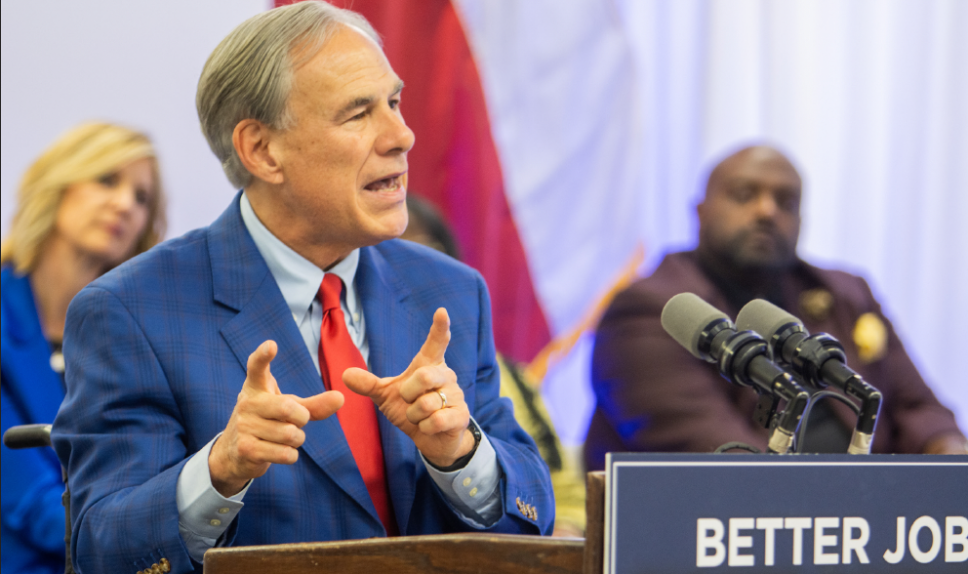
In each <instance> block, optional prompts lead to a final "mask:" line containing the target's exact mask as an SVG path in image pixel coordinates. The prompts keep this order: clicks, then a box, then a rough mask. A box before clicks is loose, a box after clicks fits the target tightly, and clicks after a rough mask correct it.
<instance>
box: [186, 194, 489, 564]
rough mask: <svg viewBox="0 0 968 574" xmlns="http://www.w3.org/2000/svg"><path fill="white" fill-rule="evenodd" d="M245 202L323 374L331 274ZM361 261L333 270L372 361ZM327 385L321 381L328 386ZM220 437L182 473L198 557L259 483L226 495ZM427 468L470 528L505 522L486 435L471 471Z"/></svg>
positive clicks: (191, 544) (352, 259) (251, 227)
mask: <svg viewBox="0 0 968 574" xmlns="http://www.w3.org/2000/svg"><path fill="white" fill-rule="evenodd" d="M240 207H241V210H242V221H243V222H244V223H245V226H246V229H247V230H248V231H249V234H250V235H251V236H252V240H253V241H254V242H255V245H256V248H257V249H258V250H259V253H260V254H261V255H262V258H263V259H265V262H266V265H267V266H268V267H269V271H270V272H271V273H272V276H273V278H274V279H275V280H276V283H277V284H278V286H279V290H280V291H281V292H282V296H283V298H284V299H285V301H286V303H287V304H288V306H289V310H290V311H291V312H292V318H293V320H294V321H295V323H296V325H297V327H298V328H299V332H300V334H301V335H302V337H303V341H304V342H305V343H306V350H307V351H308V352H309V356H310V357H311V358H312V363H313V365H315V366H316V371H317V372H320V370H319V362H318V359H317V353H318V349H319V335H320V328H321V326H322V322H323V309H322V305H321V303H320V301H318V300H317V293H318V292H319V286H320V284H321V283H322V282H323V275H324V272H323V270H322V269H320V268H319V267H316V266H315V265H313V264H312V263H311V262H310V261H309V260H307V259H306V258H304V257H303V256H301V255H299V254H298V253H296V252H295V251H293V250H292V249H290V248H289V247H288V246H287V245H286V244H284V243H283V242H282V241H281V240H279V238H277V237H276V236H275V235H273V234H272V232H270V231H269V230H268V229H267V228H266V227H265V225H263V224H262V222H261V221H260V220H259V218H258V217H257V216H256V214H255V211H253V209H252V205H251V204H250V203H249V200H248V198H247V197H246V195H245V194H244V193H243V194H242V200H241V206H240ZM359 261H360V252H359V250H358V249H357V250H354V251H353V252H352V253H351V254H350V255H349V256H347V257H346V258H345V259H343V260H342V261H340V262H339V263H337V264H336V265H335V266H333V267H332V268H331V269H330V270H329V271H328V273H334V274H336V275H337V276H339V278H340V279H342V281H343V285H344V289H343V294H342V297H341V301H340V305H341V307H342V309H343V316H344V317H345V319H346V327H347V329H348V330H349V333H350V337H351V338H352V339H353V343H355V344H356V346H357V348H358V349H359V350H360V354H361V355H363V360H364V361H366V362H367V364H369V356H370V346H369V342H368V341H367V338H366V319H365V317H364V316H363V306H362V304H361V303H360V300H359V296H358V293H357V290H356V283H355V278H356V269H357V266H358V265H359ZM322 390H323V386H322V380H320V391H322ZM309 424H313V423H311V422H310V423H309ZM474 424H477V423H474ZM220 436H221V435H220ZM216 440H218V437H215V438H214V439H212V441H211V442H210V443H208V444H207V445H206V446H205V448H203V449H202V450H201V451H199V452H198V453H196V454H195V456H193V457H192V458H191V459H190V460H189V461H188V462H187V463H186V464H185V467H184V468H183V469H182V472H181V474H180V475H179V477H178V488H177V503H178V526H179V530H180V532H181V535H182V538H183V539H184V541H185V544H186V547H187V548H188V552H189V554H190V555H191V557H192V558H193V559H194V560H195V561H197V562H201V561H202V558H203V556H204V554H205V552H206V551H207V550H209V549H211V548H214V547H216V546H218V545H219V543H220V542H219V539H220V538H221V536H222V535H223V534H224V533H225V531H226V530H228V527H229V525H231V524H232V521H233V520H235V518H236V516H237V515H238V513H239V511H240V510H241V509H242V507H243V506H244V503H243V502H242V500H243V499H244V498H245V494H246V492H248V490H249V487H250V486H251V485H252V482H249V484H248V485H247V486H246V487H245V489H244V490H243V491H242V492H241V493H239V494H237V495H236V496H233V497H231V498H225V497H223V496H222V495H221V494H219V493H218V491H216V490H215V488H214V487H213V486H212V477H211V474H210V472H209V466H208V458H209V454H210V453H211V450H212V446H213V445H214V444H215V441H216ZM424 465H425V466H426V467H427V470H428V472H429V473H430V476H431V477H432V478H433V480H434V483H435V484H436V485H437V487H438V488H439V489H440V491H441V493H442V494H443V495H444V499H445V500H446V501H447V502H448V504H449V505H450V506H451V508H452V509H453V510H454V511H455V512H456V513H457V515H458V516H460V518H461V519H462V520H463V521H464V522H466V523H467V524H468V525H470V526H472V527H473V528H477V529H486V528H489V527H491V526H493V525H494V524H495V523H497V521H498V520H500V518H501V515H502V508H503V504H502V500H501V492H500V489H498V485H499V483H500V481H501V471H500V467H499V465H498V463H497V455H496V453H495V452H494V448H493V447H492V446H491V443H490V441H489V440H488V439H487V436H486V435H482V438H481V443H480V445H479V446H478V448H477V452H476V453H474V456H473V457H472V459H471V461H470V462H469V463H468V465H467V466H466V467H465V468H464V469H463V470H459V471H456V472H450V473H445V472H441V471H439V470H437V469H436V468H434V467H433V466H432V465H431V464H430V463H429V462H427V460H426V459H424ZM388 479H390V477H388Z"/></svg>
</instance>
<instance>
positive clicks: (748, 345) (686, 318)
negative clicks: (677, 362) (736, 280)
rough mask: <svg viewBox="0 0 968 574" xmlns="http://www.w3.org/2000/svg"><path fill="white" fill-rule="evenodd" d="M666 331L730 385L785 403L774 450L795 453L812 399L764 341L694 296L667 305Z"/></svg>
mask: <svg viewBox="0 0 968 574" xmlns="http://www.w3.org/2000/svg"><path fill="white" fill-rule="evenodd" d="M662 328H663V329H665V331H666V333H668V334H669V335H670V336H671V337H672V338H673V339H675V340H676V341H677V342H678V343H679V344H680V345H682V346H683V347H685V348H686V349H687V350H688V351H689V352H690V353H692V354H693V355H694V356H695V357H696V358H699V359H702V360H704V361H706V362H709V363H716V364H717V365H718V367H719V373H720V374H721V375H722V376H723V378H725V379H726V380H727V381H730V382H732V383H735V384H737V385H740V386H744V387H752V388H753V389H754V390H755V391H756V392H757V393H759V394H761V395H769V396H772V397H778V398H780V399H782V400H785V401H786V408H785V409H784V412H783V415H782V416H781V417H780V421H779V423H778V424H777V425H776V427H775V428H774V429H773V431H772V432H771V434H770V440H769V450H770V452H774V453H779V454H786V453H787V452H789V451H790V448H791V447H792V446H793V436H794V434H795V433H796V430H797V427H799V426H800V420H801V419H802V418H803V412H804V410H805V409H806V408H807V405H808V404H809V402H810V394H809V393H808V392H807V391H806V390H805V389H804V388H803V387H802V386H800V385H799V384H798V383H797V382H796V381H794V380H793V377H791V376H790V374H789V373H787V372H786V371H784V370H783V369H781V368H780V367H778V366H777V365H775V364H774V363H773V361H771V360H770V359H769V356H768V347H767V344H766V341H764V340H763V338H762V337H760V336H759V335H757V334H756V333H754V332H752V331H737V330H736V328H735V327H734V326H733V322H732V321H730V320H729V317H727V316H726V314H725V313H723V312H722V311H720V310H719V309H716V308H715V307H713V306H712V305H710V304H709V303H707V302H705V301H703V300H702V299H701V298H699V297H698V296H696V295H694V294H692V293H681V294H679V295H676V296H675V297H673V298H672V299H670V300H669V302H668V303H666V305H665V308H663V309H662Z"/></svg>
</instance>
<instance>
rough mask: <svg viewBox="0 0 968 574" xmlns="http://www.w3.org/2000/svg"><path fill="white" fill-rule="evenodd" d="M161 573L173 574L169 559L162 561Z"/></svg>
mask: <svg viewBox="0 0 968 574" xmlns="http://www.w3.org/2000/svg"><path fill="white" fill-rule="evenodd" d="M161 571H162V572H165V574H167V573H168V572H171V562H169V561H168V559H167V558H162V559H161Z"/></svg>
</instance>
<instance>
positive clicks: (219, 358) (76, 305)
mask: <svg viewBox="0 0 968 574" xmlns="http://www.w3.org/2000/svg"><path fill="white" fill-rule="evenodd" d="M356 281H357V288H358V290H359V293H360V297H361V300H362V302H363V309H364V313H365V316H366V325H367V338H368V340H369V343H370V363H371V368H372V370H373V372H374V373H375V374H377V375H378V376H391V375H396V374H399V373H401V372H403V371H404V370H405V369H406V368H407V366H408V365H409V364H410V361H411V360H412V359H413V357H414V356H415V355H416V354H417V352H418V350H419V348H420V346H421V345H422V343H423V341H424V340H425V339H426V336H427V332H428V331H429V329H430V325H431V323H432V322H433V313H434V311H435V310H436V309H437V308H438V307H446V308H447V310H448V311H449V312H450V315H451V319H452V340H451V343H450V346H449V347H448V350H447V354H446V361H447V364H448V365H449V366H450V367H451V368H452V369H453V370H454V371H455V372H456V373H457V377H458V381H459V383H460V385H461V386H462V388H463V390H464V392H465V395H466V400H467V403H468V405H469V406H470V409H471V414H472V416H474V418H475V419H476V420H477V421H478V423H479V424H480V426H481V428H482V429H483V430H484V432H485V433H486V434H487V435H488V437H489V438H490V440H491V442H492V444H493V445H494V448H495V450H496V451H497V456H498V462H499V464H500V467H501V469H502V471H503V475H504V480H503V481H502V483H501V487H500V488H501V489H502V495H503V506H504V516H503V517H502V519H501V520H500V522H499V523H498V524H497V525H495V526H494V527H493V529H492V530H491V531H490V532H495V533H521V534H539V533H549V532H550V530H551V529H552V525H553V521H554V501H553V494H552V490H551V483H550V479H549V477H548V471H547V468H546V466H545V465H544V463H543V462H542V461H541V459H540V457H539V456H538V453H537V449H536V448H535V446H534V443H533V442H532V441H531V439H530V438H529V437H528V436H527V435H526V434H525V433H524V432H523V431H522V430H521V428H520V427H519V426H518V424H517V423H516V422H515V421H514V418H513V416H512V411H511V407H510V405H509V403H507V402H506V401H505V400H504V399H500V398H499V395H498V390H499V389H498V387H499V372H498V369H497V367H496V365H495V357H494V344H493V338H492V334H491V323H490V321H491V319H490V302H489V298H488V294H487V289H486V286H485V284H484V282H483V279H482V278H481V277H480V275H479V274H477V273H476V272H475V271H473V270H471V269H469V268H468V267H466V266H463V265H461V264H459V263H457V262H455V261H453V260H451V259H449V258H446V257H444V256H441V255H438V254H437V253H435V252H433V251H432V250H429V249H426V248H423V247H420V246H417V245H415V244H412V243H408V242H404V241H388V242H384V243H381V244H380V245H377V246H375V247H368V248H364V249H362V250H361V257H360V265H359V270H358V274H357V279H356ZM268 339H272V340H274V341H276V342H277V343H278V344H279V349H280V352H279V355H278V357H277V359H276V360H275V361H274V362H273V364H272V371H273V374H274V375H275V377H276V379H277V380H278V381H279V385H280V387H281V389H282V392H283V393H286V394H295V395H299V396H312V395H315V394H318V393H319V392H321V391H322V390H323V386H322V383H321V381H320V378H319V376H318V374H317V372H316V369H315V366H314V364H313V360H314V359H313V358H312V357H310V354H309V353H308V351H307V349H306V346H305V344H304V343H303V340H302V338H301V337H300V335H299V331H298V329H297V328H296V325H295V322H294V321H293V319H292V314H291V312H290V311H289V309H288V307H287V306H286V303H285V301H284V299H283V297H282V294H281V292H280V291H279V288H278V286H277V285H276V282H275V280H274V279H273V277H272V275H271V273H270V272H269V269H268V267H267V266H266V264H265V262H264V260H263V259H262V257H261V255H260V254H259V252H258V250H257V249H256V246H255V244H254V243H253V241H252V239H251V237H250V236H249V234H248V231H247V230H246V229H245V226H244V224H243V222H242V217H241V213H240V211H239V197H236V200H235V201H234V202H233V204H232V205H231V207H230V208H229V209H228V210H227V211H226V212H225V213H224V214H223V215H222V216H221V217H220V218H219V219H218V220H217V221H216V222H215V223H214V224H212V225H211V226H210V227H208V228H206V229H201V230H197V231H194V232H191V233H189V234H187V235H185V236H183V237H181V238H179V239H176V240H173V241H170V242H167V243H165V244H162V245H160V246H158V247H156V248H155V249H153V250H151V251H150V252H148V253H146V254H144V255H142V256H139V257H137V258H135V259H133V260H132V261H130V262H128V263H126V264H125V265H122V266H121V267H119V268H117V269H115V270H114V271H112V272H110V273H108V274H107V275H105V276H103V277H102V278H101V279H99V280H97V281H96V282H94V283H93V284H91V285H90V286H89V287H88V288H86V289H85V290H84V291H82V292H81V294H79V295H78V297H77V298H76V299H75V300H74V302H73V303H72V305H71V307H70V310H69V313H68V319H67V331H66V334H65V342H64V347H65V355H66V359H67V363H68V371H67V373H68V376H67V383H68V385H67V386H68V393H67V398H66V400H65V402H64V405H63V407H62V408H61V410H60V412H59V414H58V416H57V419H56V421H55V425H54V443H55V447H56V449H57V453H58V455H59V457H60V459H61V461H62V462H63V464H64V465H65V466H66V467H67V469H68V473H69V474H68V475H69V483H70V488H71V491H72V501H73V508H72V514H73V519H72V521H73V524H74V533H73V542H72V545H73V551H74V561H75V564H76V566H77V568H78V571H79V572H81V573H83V574H91V573H103V572H112V573H115V572H117V573H123V572H130V573H131V574H134V573H135V572H137V571H139V570H142V569H145V568H148V567H150V566H151V564H153V563H158V562H159V561H160V560H161V559H162V558H166V559H167V560H168V561H169V562H170V563H171V564H172V567H173V572H193V571H201V570H200V566H199V565H197V564H194V563H193V562H192V560H191V559H190V557H189V556H188V554H187V551H186V549H185V547H184V544H183V541H182V539H181V536H180V534H179V530H178V510H177V504H176V498H175V497H176V484H177V479H178V475H179V473H180V471H181V469H182V467H183V465H184V463H185V462H186V460H187V459H188V458H189V457H191V456H192V455H193V454H194V453H196V452H197V451H198V450H200V449H201V448H202V447H203V446H204V445H205V444H207V443H208V442H209V441H210V440H211V439H212V438H213V437H215V436H216V435H217V434H218V433H219V432H221V431H222V430H223V429H224V428H225V425H226V424H227V423H228V420H229V417H230V415H231V413H232V410H233V408H234V406H235V403H236V399H237V396H238V393H239V391H240V390H241V387H242V384H243V381H244V380H245V364H246V360H247V358H248V356H249V354H251V353H252V352H253V351H254V350H255V349H256V348H257V347H258V346H259V345H260V344H261V343H262V342H264V341H266V340H268ZM380 431H381V436H382V438H383V446H384V451H385V460H386V465H387V476H388V478H389V482H390V490H391V499H392V502H393V507H394V511H395V513H396V518H397V521H398V523H399V527H400V532H401V533H402V534H404V535H420V534H439V533H450V532H463V531H469V530H470V528H469V527H468V526H467V525H466V524H465V523H464V522H463V521H461V520H460V519H459V518H458V517H457V515H456V514H455V513H454V512H453V510H452V509H451V508H450V506H449V505H448V504H447V502H446V501H445V500H444V498H443V497H442V495H441V494H440V493H439V491H438V490H437V488H436V485H435V484H434V483H433V481H432V479H431V478H430V476H429V474H428V473H427V470H426V468H425V467H424V465H423V463H422V462H421V460H420V457H419V453H418V452H417V450H416V447H415V446H414V444H413V442H412V441H410V440H409V439H408V438H407V437H406V435H404V434H403V433H402V432H401V431H400V430H398V429H397V428H396V427H394V426H393V425H391V424H390V423H389V422H388V421H387V420H386V419H385V418H384V417H383V416H382V415H380ZM306 434H307V439H306V444H305V446H304V447H303V448H302V452H301V456H300V459H299V462H298V463H297V464H296V465H294V466H281V465H274V466H272V467H271V469H270V470H269V472H268V474H266V475H265V476H264V477H262V478H260V479H258V480H256V481H254V483H253V485H252V487H251V488H250V490H249V492H248V494H247V495H246V498H245V508H244V509H243V510H242V512H241V513H240V514H239V516H238V519H237V520H236V521H235V523H234V524H233V525H232V527H231V528H230V530H229V531H228V532H227V534H226V541H227V544H226V545H231V546H248V545H257V544H259V545H261V544H280V543H294V542H310V541H329V540H346V539H364V538H372V537H381V536H385V531H384V529H383V527H382V525H381V524H380V522H379V519H378V517H377V514H376V511H375V509H374V508H373V505H372V503H371V502H370V501H369V498H368V495H367V491H366V486H365V485H364V483H363V481H362V479H361V478H360V474H359V471H358V470H357V469H356V466H355V463H354V461H353V457H352V454H351V453H350V450H349V447H348V445H347V443H346V439H345V437H344V435H343V432H342V429H341V427H340V425H339V422H338V420H337V419H336V417H331V418H330V419H329V420H326V421H321V422H316V423H310V425H309V426H307V427H306ZM518 500H520V501H521V502H523V503H525V504H530V505H532V506H533V507H535V508H536V509H537V510H538V514H537V517H538V519H539V520H537V521H535V520H532V519H531V518H529V517H527V516H524V515H523V514H522V512H521V511H520V510H519V509H518V504H517V501H518Z"/></svg>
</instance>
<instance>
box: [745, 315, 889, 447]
mask: <svg viewBox="0 0 968 574" xmlns="http://www.w3.org/2000/svg"><path fill="white" fill-rule="evenodd" d="M736 324H737V326H739V328H742V329H751V330H753V331H756V332H757V333H759V334H761V335H762V336H763V337H765V338H766V340H767V341H769V345H770V349H771V351H772V353H773V358H774V359H775V360H776V361H777V362H780V363H781V364H785V365H789V366H790V368H792V369H793V371H794V372H795V373H797V374H798V375H800V376H801V377H803V379H804V380H805V381H807V382H808V383H810V384H812V385H814V386H816V387H817V388H821V389H823V388H826V387H827V386H828V385H830V386H833V387H836V388H838V389H840V390H841V391H843V392H844V393H845V394H846V395H847V396H850V397H854V398H856V399H857V400H859V401H860V402H861V409H860V414H859V415H858V418H857V426H856V427H855V428H854V435H853V436H852V437H851V439H850V447H849V448H848V449H847V452H848V453H850V454H870V452H871V445H872V443H873V441H874V432H875V430H876V429H877V417H878V416H879V415H880V412H881V402H882V400H883V396H882V395H881V393H880V391H878V390H877V389H875V388H874V387H872V386H871V385H869V384H867V382H866V381H864V379H863V377H861V376H860V375H859V374H857V373H856V372H854V370H853V369H851V368H850V367H848V366H847V355H846V354H845V353H844V347H843V345H841V344H840V341H838V340H837V339H835V338H833V337H832V336H830V335H828V334H826V333H818V334H816V335H810V333H809V332H808V331H807V329H806V327H804V326H803V322H802V321H800V319H798V318H796V317H794V316H793V315H791V314H790V313H787V312H786V311H784V310H783V309H780V308H779V307H777V306H776V305H774V304H772V303H770V302H769V301H764V300H762V299H755V300H753V301H750V302H749V303H747V304H746V306H745V307H743V309H742V310H741V311H740V312H739V315H737V316H736Z"/></svg>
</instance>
